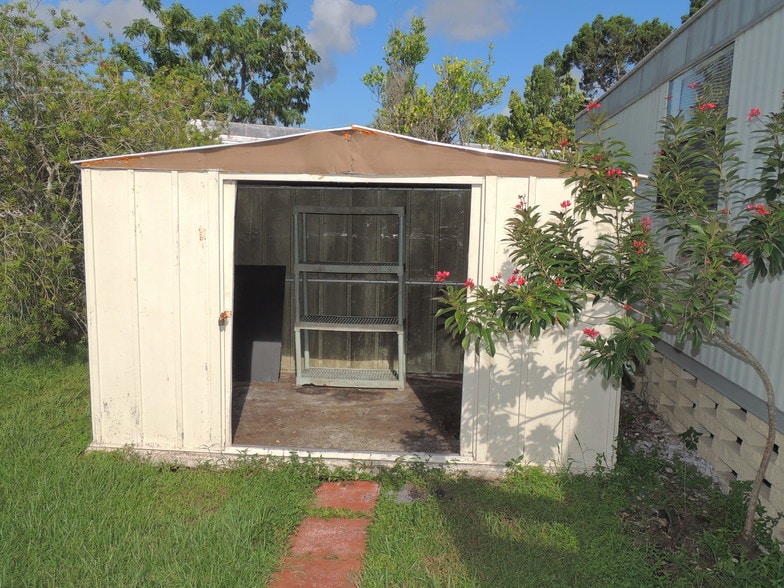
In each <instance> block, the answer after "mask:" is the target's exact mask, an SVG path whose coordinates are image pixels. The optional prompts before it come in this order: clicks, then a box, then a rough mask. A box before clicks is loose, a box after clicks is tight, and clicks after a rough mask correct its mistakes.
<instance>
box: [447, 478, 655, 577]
mask: <svg viewBox="0 0 784 588" xmlns="http://www.w3.org/2000/svg"><path fill="white" fill-rule="evenodd" d="M432 491H433V492H434V493H435V495H436V496H439V497H440V498H438V501H437V503H438V507H439V510H440V513H441V515H442V516H443V520H444V524H445V525H446V528H447V529H448V531H449V533H450V535H451V537H452V541H453V544H454V545H455V547H456V549H457V550H458V551H459V553H460V559H461V560H462V562H463V564H464V565H465V566H466V568H467V571H468V572H469V573H470V576H471V577H473V578H474V579H475V580H476V582H477V583H478V584H479V585H481V586H544V585H552V586H573V585H619V584H623V585H628V583H631V584H636V585H646V582H650V579H651V570H650V569H649V567H648V566H647V564H646V563H645V561H644V559H643V558H642V557H641V556H640V555H639V553H637V552H635V550H634V549H633V547H632V544H631V541H630V540H629V539H628V538H626V537H624V536H623V534H622V527H621V524H620V521H621V519H620V517H619V516H618V514H619V510H621V508H622V504H623V500H622V497H620V496H618V495H617V494H616V493H615V492H614V491H611V490H608V489H606V488H602V487H601V486H600V485H599V484H597V483H596V481H595V480H591V479H590V478H588V477H586V476H573V477H569V476H567V475H555V476H551V475H548V474H546V473H545V472H544V471H543V470H542V469H541V468H538V467H529V468H519V469H517V470H516V471H513V472H512V474H511V475H510V477H509V479H507V480H505V481H503V482H500V483H497V484H490V483H487V482H485V481H481V480H475V479H467V478H466V479H446V480H443V481H442V482H441V483H440V484H439V485H438V486H437V487H436V488H434V489H433V490H432Z"/></svg>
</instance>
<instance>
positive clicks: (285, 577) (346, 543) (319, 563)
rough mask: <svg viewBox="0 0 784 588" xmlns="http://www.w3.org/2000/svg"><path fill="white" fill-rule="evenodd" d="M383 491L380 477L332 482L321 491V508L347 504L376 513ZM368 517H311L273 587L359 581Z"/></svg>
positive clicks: (323, 587)
mask: <svg viewBox="0 0 784 588" xmlns="http://www.w3.org/2000/svg"><path fill="white" fill-rule="evenodd" d="M378 494H379V487H378V484H376V483H375V482H337V483H335V482H327V483H324V484H322V485H321V486H319V488H318V490H316V508H344V509H349V510H353V511H355V512H360V513H368V514H371V513H372V512H373V507H374V506H375V504H376V500H377V498H378ZM369 525H370V519H369V518H356V519H346V518H331V519H319V518H314V517H308V518H306V519H305V520H303V521H302V523H301V524H300V526H299V528H298V529H297V532H296V533H295V534H294V537H292V539H291V549H290V550H289V554H288V555H287V556H286V557H285V558H284V560H283V563H282V564H281V567H280V569H279V570H278V571H277V572H276V573H275V574H274V575H273V576H272V580H271V582H270V584H269V586H270V587H271V588H315V587H318V588H350V587H351V586H356V584H357V582H358V580H359V573H360V571H361V570H362V557H363V555H364V554H365V548H366V545H367V528H368V526H369Z"/></svg>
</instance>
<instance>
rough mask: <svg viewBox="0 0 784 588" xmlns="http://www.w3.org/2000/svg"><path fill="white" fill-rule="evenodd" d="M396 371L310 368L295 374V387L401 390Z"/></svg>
mask: <svg viewBox="0 0 784 588" xmlns="http://www.w3.org/2000/svg"><path fill="white" fill-rule="evenodd" d="M399 383H400V377H399V374H398V372H397V371H396V370H368V369H351V368H323V367H311V368H307V369H304V370H302V372H301V373H300V374H297V385H298V386H305V385H308V384H310V385H314V386H332V387H335V388H343V387H345V388H397V389H401V386H400V385H399Z"/></svg>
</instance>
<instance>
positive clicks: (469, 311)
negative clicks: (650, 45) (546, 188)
mask: <svg viewBox="0 0 784 588" xmlns="http://www.w3.org/2000/svg"><path fill="white" fill-rule="evenodd" d="M588 118H589V120H590V127H589V129H588V131H587V133H586V134H585V136H584V138H583V140H581V141H580V142H579V143H578V144H577V145H576V146H575V148H574V149H573V150H572V151H571V156H570V160H569V162H568V164H567V165H568V167H569V172H570V175H569V178H568V180H567V181H568V184H569V185H570V186H571V187H572V199H571V200H566V201H564V202H562V203H561V206H560V209H559V210H556V211H553V212H550V213H546V212H542V211H539V210H538V209H537V208H536V207H531V206H527V205H526V203H525V199H524V198H523V197H521V199H520V202H519V203H518V204H517V206H515V209H514V211H512V216H511V218H510V219H509V221H508V222H507V227H506V234H507V237H506V240H507V245H508V251H509V258H510V261H511V262H512V263H513V264H514V267H515V269H514V270H513V271H512V273H511V275H509V276H502V275H496V276H493V277H491V278H490V283H489V285H487V286H485V285H477V284H475V282H474V280H473V279H469V280H468V281H467V282H466V284H465V286H464V287H462V288H455V287H447V288H445V289H444V290H443V291H442V295H441V297H440V298H439V300H440V302H441V307H440V310H439V311H438V314H439V315H440V316H445V317H446V320H445V327H446V328H447V329H448V331H450V332H451V333H452V334H453V335H454V336H456V337H459V338H461V340H462V344H463V347H464V348H466V349H468V348H470V347H472V346H473V347H474V348H475V349H476V350H477V351H479V350H485V351H486V352H488V353H489V354H491V355H492V354H493V353H494V352H495V343H494V342H495V341H497V340H498V339H499V337H503V336H506V335H507V334H509V333H513V332H523V333H527V334H529V335H530V336H532V337H538V336H539V335H540V334H541V333H542V332H543V331H544V330H545V329H548V328H551V327H566V326H567V325H570V324H572V323H573V322H574V321H576V320H577V319H579V318H580V316H581V314H582V312H583V311H584V309H585V308H586V307H588V306H590V305H593V304H595V303H598V302H603V303H607V302H609V303H611V304H614V306H615V309H616V313H615V315H614V316H612V317H611V318H609V320H608V325H607V326H608V327H609V328H602V329H601V330H602V333H607V334H602V333H600V331H599V330H597V329H594V328H592V327H589V328H586V329H585V330H584V331H583V336H584V341H583V342H582V346H583V347H584V351H585V352H584V354H583V356H582V359H583V361H584V363H585V365H586V366H587V367H588V368H590V369H594V370H598V371H600V372H601V373H602V374H603V375H604V376H605V377H606V378H610V379H617V380H620V379H621V377H622V375H623V373H624V370H625V369H626V367H627V366H629V365H635V364H636V365H642V364H645V363H646V362H647V361H648V359H649V358H650V355H651V352H652V351H653V349H654V344H655V342H656V340H657V339H659V338H660V337H661V335H662V334H663V333H664V332H665V331H666V332H669V333H672V334H674V336H675V337H676V340H677V342H678V344H682V345H683V344H687V343H690V344H691V345H692V347H693V348H695V349H696V348H698V347H699V346H700V345H702V344H704V343H707V344H711V345H717V346H719V347H722V348H723V349H725V350H727V351H729V352H730V353H732V354H734V355H736V356H738V357H739V358H741V359H742V360H744V361H746V362H747V363H749V364H750V365H751V366H752V367H753V368H754V369H755V370H756V372H757V373H758V374H759V376H760V378H761V379H762V381H763V383H764V384H765V388H766V390H767V393H768V409H769V410H768V420H769V435H768V437H769V438H768V446H767V448H766V451H765V453H764V455H763V459H762V463H761V464H760V468H759V472H758V476H757V480H756V482H755V484H754V486H753V488H752V493H751V496H750V508H749V518H748V520H747V521H746V527H745V530H744V534H745V535H746V537H747V538H750V537H751V534H752V532H753V523H754V518H753V517H754V511H755V506H756V503H757V500H758V497H759V490H760V488H761V486H762V482H763V477H764V472H765V469H766V468H767V463H768V461H769V459H770V452H771V450H772V447H773V440H774V435H775V394H774V390H773V387H772V385H771V382H770V379H769V378H768V375H767V372H766V370H765V368H764V366H762V365H761V364H760V362H759V361H758V360H757V359H756V358H755V357H754V356H753V355H752V354H751V353H750V352H749V351H748V350H747V349H746V348H745V347H744V346H743V345H741V343H739V342H738V341H737V340H735V339H734V338H733V336H732V334H731V332H730V329H729V327H730V322H731V319H732V314H731V308H732V306H733V304H734V303H735V302H736V301H737V300H738V298H739V296H740V295H741V294H740V290H739V288H738V285H739V283H740V281H741V280H749V283H752V284H753V283H754V281H755V280H757V279H758V278H761V277H765V276H776V275H778V274H780V273H781V272H782V269H784V196H783V194H784V113H782V112H778V113H773V114H770V115H768V116H765V117H762V116H761V113H760V110H759V109H757V108H752V109H751V110H750V112H749V115H748V121H740V122H739V121H736V120H734V119H731V118H727V117H726V115H725V112H724V111H723V110H722V109H721V108H718V107H717V106H716V104H714V103H712V102H703V103H701V104H698V105H697V106H696V107H695V108H694V109H692V110H691V111H689V112H684V113H680V114H678V115H674V116H668V117H666V118H665V119H664V120H663V121H662V125H661V128H662V132H661V135H660V139H659V142H658V143H659V144H658V147H657V153H656V158H655V162H654V165H653V169H652V171H651V173H650V176H649V178H647V179H646V180H645V181H644V182H642V183H641V184H639V185H638V182H637V174H636V170H635V169H634V167H633V165H632V164H631V163H630V161H629V157H628V156H629V153H628V152H627V151H626V148H625V146H624V145H623V144H622V143H621V142H619V141H617V140H614V139H613V138H612V137H611V136H610V134H609V125H608V124H607V123H606V120H605V117H604V116H603V115H602V114H601V111H600V105H598V104H596V103H592V104H591V105H590V108H589V114H588ZM738 124H750V125H755V126H756V127H758V128H757V130H756V132H757V138H758V144H757V147H756V150H755V155H756V156H757V157H759V160H760V162H761V163H760V165H759V166H758V168H757V170H758V173H757V175H756V176H755V177H752V178H744V177H741V174H740V171H741V169H742V167H743V165H742V164H743V162H742V161H741V160H740V159H739V157H738V155H737V152H738V146H739V144H738V142H737V141H736V133H735V128H736V127H737V125H738ZM589 227H590V229H591V230H590V231H589V230H586V229H587V228H589ZM597 234H598V236H596V235H597ZM590 235H593V236H590Z"/></svg>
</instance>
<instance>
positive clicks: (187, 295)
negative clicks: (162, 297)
mask: <svg viewBox="0 0 784 588" xmlns="http://www.w3.org/2000/svg"><path fill="white" fill-rule="evenodd" d="M206 190H207V187H206V177H205V174H198V173H180V174H178V175H177V203H178V204H177V209H178V211H179V214H178V217H177V221H176V222H177V234H178V250H177V251H178V260H179V264H178V271H177V280H178V289H179V295H180V316H179V320H178V323H179V328H178V331H177V334H176V336H177V338H178V340H179V349H180V357H179V365H180V369H181V372H180V375H179V376H180V377H179V379H180V387H181V390H180V391H179V392H178V394H179V395H181V396H182V401H181V405H182V409H181V410H182V413H181V416H180V419H181V423H182V425H181V430H180V436H181V437H180V439H179V442H180V444H181V445H182V447H184V448H198V447H204V446H212V445H213V444H215V443H217V442H218V441H219V436H218V432H217V431H213V430H212V427H211V422H212V420H211V414H210V401H209V399H210V394H211V393H212V392H211V391H213V390H214V388H215V385H214V384H215V383H214V382H213V380H212V379H211V373H210V369H209V364H208V361H209V356H210V351H209V341H210V336H209V331H210V329H211V328H216V327H217V317H215V316H211V315H210V312H209V310H210V307H209V305H210V301H209V292H210V290H211V289H214V288H216V286H217V284H216V277H215V276H210V275H209V257H210V254H211V250H210V246H211V245H213V244H214V242H215V241H216V240H217V239H216V238H215V236H214V235H210V234H208V232H207V226H208V216H209V206H210V205H209V202H208V200H207V198H206Z"/></svg>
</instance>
